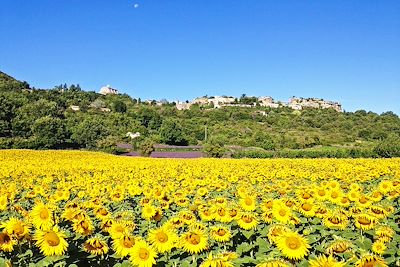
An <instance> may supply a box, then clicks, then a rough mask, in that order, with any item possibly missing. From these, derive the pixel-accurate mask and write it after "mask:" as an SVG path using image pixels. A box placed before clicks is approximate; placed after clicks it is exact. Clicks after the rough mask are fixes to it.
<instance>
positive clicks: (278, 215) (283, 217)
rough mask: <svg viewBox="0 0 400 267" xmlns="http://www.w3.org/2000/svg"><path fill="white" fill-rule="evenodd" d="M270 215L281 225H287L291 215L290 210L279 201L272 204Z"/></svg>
mask: <svg viewBox="0 0 400 267" xmlns="http://www.w3.org/2000/svg"><path fill="white" fill-rule="evenodd" d="M272 215H274V218H275V219H276V220H277V221H279V222H281V223H288V221H289V219H290V216H291V215H292V210H291V209H290V208H288V207H287V206H286V205H285V204H284V203H282V202H280V201H276V202H274V206H273V208H272Z"/></svg>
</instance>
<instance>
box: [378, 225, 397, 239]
mask: <svg viewBox="0 0 400 267" xmlns="http://www.w3.org/2000/svg"><path fill="white" fill-rule="evenodd" d="M394 233H395V232H394V230H393V229H392V228H390V227H389V226H387V225H381V226H378V227H377V228H376V230H375V234H376V235H377V236H378V237H379V238H381V237H388V238H389V239H392V238H393V236H394Z"/></svg>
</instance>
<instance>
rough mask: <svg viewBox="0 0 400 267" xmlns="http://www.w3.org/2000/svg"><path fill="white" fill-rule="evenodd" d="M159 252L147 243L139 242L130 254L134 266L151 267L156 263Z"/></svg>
mask: <svg viewBox="0 0 400 267" xmlns="http://www.w3.org/2000/svg"><path fill="white" fill-rule="evenodd" d="M156 257H157V252H156V251H155V250H154V249H153V248H152V247H151V246H149V245H148V244H147V243H146V242H145V241H143V240H141V241H138V242H137V243H136V244H135V246H134V247H133V249H132V252H131V253H130V260H131V263H132V264H133V265H136V266H139V267H151V266H153V265H154V264H155V263H156V259H155V258H156Z"/></svg>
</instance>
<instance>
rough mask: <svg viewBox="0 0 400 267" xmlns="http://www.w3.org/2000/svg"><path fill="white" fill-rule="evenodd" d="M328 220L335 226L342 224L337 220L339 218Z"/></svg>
mask: <svg viewBox="0 0 400 267" xmlns="http://www.w3.org/2000/svg"><path fill="white" fill-rule="evenodd" d="M328 220H329V221H330V222H331V223H333V224H339V223H340V219H339V218H337V217H331V218H329V219H328Z"/></svg>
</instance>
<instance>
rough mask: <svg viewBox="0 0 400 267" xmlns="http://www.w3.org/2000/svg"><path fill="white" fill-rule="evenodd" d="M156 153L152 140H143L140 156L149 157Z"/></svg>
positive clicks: (140, 146)
mask: <svg viewBox="0 0 400 267" xmlns="http://www.w3.org/2000/svg"><path fill="white" fill-rule="evenodd" d="M153 151H154V141H153V140H152V139H150V138H147V139H145V140H143V141H142V142H141V143H140V145H139V152H140V155H141V156H143V157H149V156H150V155H151V153H152V152H153Z"/></svg>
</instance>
